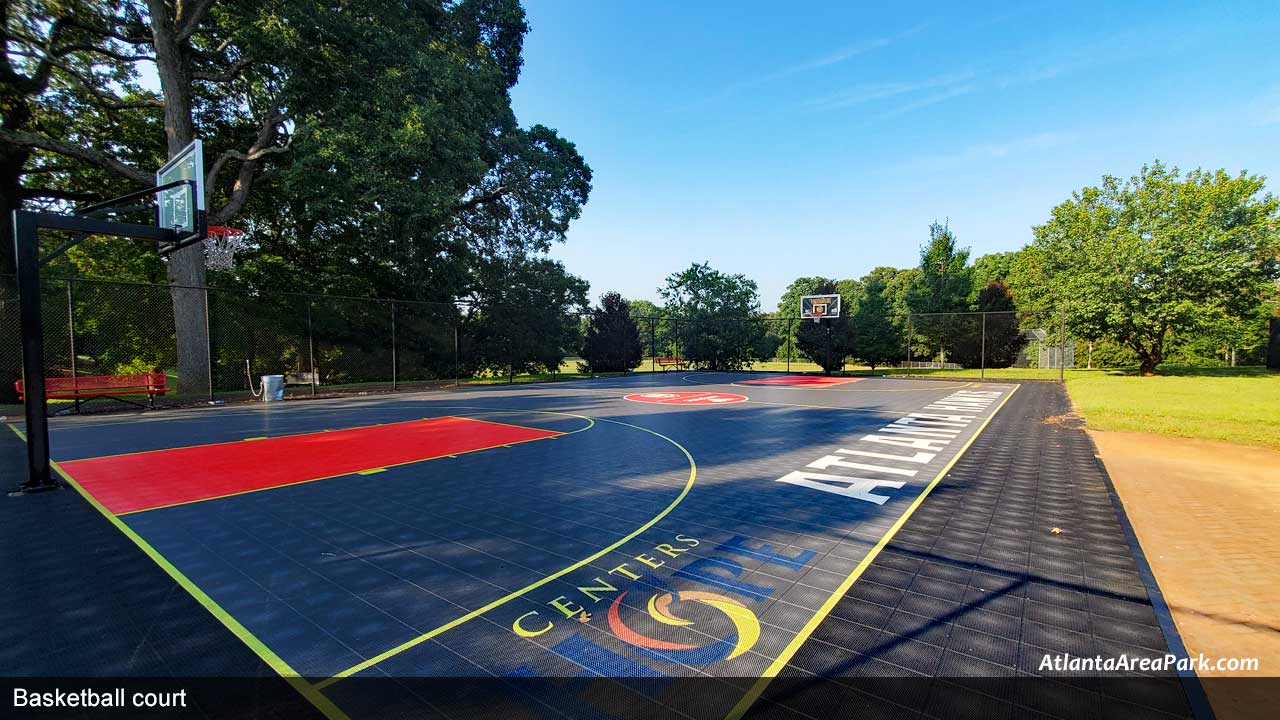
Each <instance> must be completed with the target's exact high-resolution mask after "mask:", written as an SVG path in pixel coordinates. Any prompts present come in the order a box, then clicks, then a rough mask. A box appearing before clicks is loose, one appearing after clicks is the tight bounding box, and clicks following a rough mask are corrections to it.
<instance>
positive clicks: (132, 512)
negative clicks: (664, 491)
mask: <svg viewBox="0 0 1280 720" xmlns="http://www.w3.org/2000/svg"><path fill="white" fill-rule="evenodd" d="M580 417H582V418H583V419H584V420H587V421H588V422H587V425H586V427H581V428H578V429H577V430H573V431H570V432H567V433H562V432H558V431H554V430H541V432H555V433H556V434H555V435H547V436H546V437H540V438H529V439H528V440H515V441H512V442H508V443H498V444H497V445H488V446H485V447H482V448H475V449H474V450H460V451H458V452H455V453H453V454H451V455H433V456H432V457H425V458H418V459H417V460H406V461H404V462H402V463H393V464H391V465H382V466H380V467H376V468H366V469H365V470H353V471H351V472H345V473H338V474H337V475H325V476H323V477H317V478H309V479H307V480H298V481H297V482H291V483H284V484H283V485H272V486H270V487H260V488H253V489H252V490H239V491H237V492H233V493H227V494H226V495H214V496H213V497H207V498H199V499H197V500H184V501H182V502H177V503H170V504H168V505H156V506H155V507H149V508H142V509H141V510H130V511H128V512H122V513H120V516H121V517H123V516H125V515H136V514H138V513H144V512H151V511H152V510H164V509H166V508H174V507H181V506H183V505H194V504H195V503H202V502H209V501H210V500H223V499H226V498H229V497H237V496H240V495H249V494H252V493H260V492H266V491H268V490H278V489H280V488H284V487H293V486H295V485H305V484H307V483H313V482H319V481H321V480H332V479H334V478H340V477H346V476H347V475H367V474H369V472H370V471H376V472H382V471H383V470H387V469H388V468H395V467H403V466H405V465H414V464H417V463H421V462H431V461H432V460H439V459H440V458H446V457H447V458H456V457H458V456H459V455H466V454H468V453H475V452H484V451H485V450H492V449H494V448H499V447H511V446H512V445H522V444H524V443H531V442H537V441H539V440H551V439H553V438H557V437H560V436H561V435H572V434H573V433H577V432H582V431H583V430H590V429H591V428H592V426H594V425H595V421H594V420H592V419H591V418H589V417H586V416H580ZM444 418H454V419H457V420H466V421H468V422H488V421H487V420H477V419H474V418H469V417H461V416H458V415H440V416H437V417H432V418H419V419H418V420H405V421H404V422H421V421H422V420H441V419H444ZM387 424H392V425H400V424H403V423H387ZM489 424H490V425H504V424H506V423H489ZM370 427H378V426H377V425H361V426H359V427H355V428H349V429H351V430H363V429H365V428H370ZM511 427H519V428H520V429H522V430H538V429H539V428H529V427H523V426H519V425H512V426H511ZM326 432H329V431H327V430H321V431H320V432H315V433H303V434H304V435H321V434H323V433H326ZM335 432H336V431H335ZM280 437H298V435H281V436H280ZM219 444H220V443H219ZM228 444H235V443H228ZM192 447H201V446H200V445H195V446H192ZM185 449H186V448H185V447H181V448H170V450H185ZM147 452H168V451H167V450H148V451H147ZM108 457H118V456H114V455H112V456H108ZM85 459H86V460H98V459H100V458H85ZM77 462H78V461H77Z"/></svg>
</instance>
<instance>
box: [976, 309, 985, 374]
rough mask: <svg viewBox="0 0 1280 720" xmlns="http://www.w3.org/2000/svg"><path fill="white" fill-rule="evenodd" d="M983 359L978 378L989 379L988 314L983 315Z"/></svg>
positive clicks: (980, 362)
mask: <svg viewBox="0 0 1280 720" xmlns="http://www.w3.org/2000/svg"><path fill="white" fill-rule="evenodd" d="M981 357H982V359H981V361H979V368H978V377H979V378H982V379H984V380H985V379H986V377H987V314H986V313H982V355H981Z"/></svg>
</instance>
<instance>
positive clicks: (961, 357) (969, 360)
mask: <svg viewBox="0 0 1280 720" xmlns="http://www.w3.org/2000/svg"><path fill="white" fill-rule="evenodd" d="M974 309H975V310H976V311H978V312H980V313H986V316H985V318H984V317H983V316H982V315H969V316H965V321H964V327H965V328H966V329H967V330H968V332H964V333H960V334H958V335H957V336H956V337H955V338H954V339H953V341H952V346H951V347H952V350H951V359H952V360H953V361H955V362H958V363H960V364H961V365H964V366H965V367H979V366H982V367H989V368H1006V367H1009V366H1011V365H1013V363H1014V361H1015V360H1017V359H1018V353H1019V352H1021V350H1022V348H1023V347H1024V346H1026V344H1027V339H1026V337H1024V336H1023V334H1022V328H1021V326H1020V324H1019V322H1018V314H1017V312H1016V310H1017V308H1016V307H1015V306H1014V304H1013V296H1012V295H1010V294H1009V288H1008V286H1006V285H1005V284H1004V283H1002V282H1000V281H998V280H992V281H991V282H988V283H987V285H986V287H984V288H983V289H982V292H980V293H978V299H977V301H976V303H975V305H974Z"/></svg>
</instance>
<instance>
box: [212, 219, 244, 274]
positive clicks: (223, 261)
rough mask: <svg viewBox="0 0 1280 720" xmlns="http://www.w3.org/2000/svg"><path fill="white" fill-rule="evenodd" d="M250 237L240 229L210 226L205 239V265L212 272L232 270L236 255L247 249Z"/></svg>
mask: <svg viewBox="0 0 1280 720" xmlns="http://www.w3.org/2000/svg"><path fill="white" fill-rule="evenodd" d="M247 237H248V235H247V234H246V233H245V231H243V230H240V229H238V228H232V227H225V226H222V225H210V226H209V229H208V233H207V234H206V235H205V239H204V265H205V267H207V268H209V269H210V270H230V269H231V268H232V267H234V266H235V256H236V253H237V252H239V251H241V250H243V249H245V247H247V241H246V239H247Z"/></svg>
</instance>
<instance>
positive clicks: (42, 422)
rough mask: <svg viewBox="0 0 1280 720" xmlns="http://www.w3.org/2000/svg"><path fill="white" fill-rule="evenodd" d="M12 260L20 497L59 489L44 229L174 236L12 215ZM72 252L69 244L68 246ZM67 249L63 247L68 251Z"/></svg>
mask: <svg viewBox="0 0 1280 720" xmlns="http://www.w3.org/2000/svg"><path fill="white" fill-rule="evenodd" d="M11 221H12V223H13V255H14V260H15V261H16V262H17V270H18V272H17V281H18V319H19V328H20V332H21V335H22V383H23V385H22V391H23V406H24V409H25V413H26V437H27V477H26V480H25V481H23V483H22V484H21V485H20V486H19V488H18V491H19V492H20V493H24V494H25V493H36V492H43V491H45V490H52V489H54V488H56V487H58V484H57V482H56V481H55V480H54V479H53V477H52V476H51V475H50V473H49V468H50V463H49V419H48V416H47V414H46V411H45V383H44V323H43V322H42V320H41V314H40V265H41V258H40V242H39V240H40V238H39V231H40V228H48V229H50V230H66V231H68V232H74V233H80V235H79V237H78V238H76V242H80V241H81V240H84V239H85V238H87V237H89V236H90V235H116V236H119V237H129V238H134V239H139V240H155V241H159V242H172V241H173V240H174V238H175V237H176V233H175V232H174V231H172V230H169V229H167V228H161V227H155V226H152V225H136V224H134V223H122V222H111V221H107V220H99V219H97V218H90V217H83V216H79V215H60V214H57V213H41V212H33V211H30V210H14V211H13V213H12V215H11ZM65 247H66V248H69V247H70V245H67V246H65ZM64 249H65V248H64Z"/></svg>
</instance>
